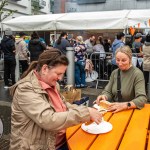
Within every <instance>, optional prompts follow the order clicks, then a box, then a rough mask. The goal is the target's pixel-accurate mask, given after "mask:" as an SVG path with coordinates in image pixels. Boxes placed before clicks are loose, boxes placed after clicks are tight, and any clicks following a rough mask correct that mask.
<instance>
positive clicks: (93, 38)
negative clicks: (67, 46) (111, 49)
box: [85, 35, 95, 56]
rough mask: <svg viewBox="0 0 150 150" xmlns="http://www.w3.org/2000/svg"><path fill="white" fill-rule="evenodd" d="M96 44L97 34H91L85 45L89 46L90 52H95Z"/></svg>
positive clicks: (88, 50) (88, 51)
mask: <svg viewBox="0 0 150 150" xmlns="http://www.w3.org/2000/svg"><path fill="white" fill-rule="evenodd" d="M94 44H95V36H94V35H91V36H90V38H89V39H87V40H85V46H86V48H87V50H86V52H87V53H88V54H89V56H90V54H92V53H93V46H94Z"/></svg>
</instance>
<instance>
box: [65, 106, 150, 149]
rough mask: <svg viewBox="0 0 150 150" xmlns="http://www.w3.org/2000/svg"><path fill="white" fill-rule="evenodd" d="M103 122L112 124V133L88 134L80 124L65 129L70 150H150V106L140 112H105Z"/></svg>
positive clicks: (135, 110) (136, 110)
mask: <svg viewBox="0 0 150 150" xmlns="http://www.w3.org/2000/svg"><path fill="white" fill-rule="evenodd" d="M104 120H105V121H108V122H110V123H111V124H112V126H113V129H112V131H110V132H108V133H104V134H98V135H94V134H89V133H87V132H85V131H83V130H82V129H81V124H80V125H77V126H73V127H70V128H68V129H67V131H66V137H67V142H68V146H69V149H70V150H150V134H149V129H150V104H146V105H145V107H144V108H143V109H141V110H138V109H134V110H125V111H122V112H118V113H115V114H113V113H111V112H107V113H106V114H105V115H104Z"/></svg>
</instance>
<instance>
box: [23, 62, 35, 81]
mask: <svg viewBox="0 0 150 150" xmlns="http://www.w3.org/2000/svg"><path fill="white" fill-rule="evenodd" d="M37 63H38V62H37V61H32V62H31V64H30V66H29V67H28V69H27V70H26V71H25V72H24V73H23V74H22V76H21V79H23V78H24V77H26V76H27V75H28V73H29V72H30V71H32V70H33V69H36V67H37Z"/></svg>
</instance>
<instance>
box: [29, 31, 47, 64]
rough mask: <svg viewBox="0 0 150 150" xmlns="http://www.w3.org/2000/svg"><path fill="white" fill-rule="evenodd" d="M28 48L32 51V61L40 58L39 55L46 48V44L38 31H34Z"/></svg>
mask: <svg viewBox="0 0 150 150" xmlns="http://www.w3.org/2000/svg"><path fill="white" fill-rule="evenodd" d="M28 49H29V52H30V61H31V62H32V61H35V60H38V58H39V55H40V54H41V53H42V52H43V51H44V50H46V44H44V43H43V42H41V40H40V37H39V35H38V33H37V32H35V31H34V32H33V33H32V35H31V40H30V41H29V45H28Z"/></svg>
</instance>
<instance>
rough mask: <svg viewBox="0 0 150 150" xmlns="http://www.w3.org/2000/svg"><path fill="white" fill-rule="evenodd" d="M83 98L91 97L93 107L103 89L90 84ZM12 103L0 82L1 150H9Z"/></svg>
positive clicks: (7, 91)
mask: <svg viewBox="0 0 150 150" xmlns="http://www.w3.org/2000/svg"><path fill="white" fill-rule="evenodd" d="M81 91H82V97H84V96H88V97H89V99H90V100H89V104H88V105H89V106H92V105H93V101H94V100H95V99H96V97H97V96H98V95H99V94H100V93H101V91H102V89H96V88H95V83H94V82H93V83H89V84H88V87H87V88H82V89H81ZM11 102H12V97H11V96H10V94H9V90H8V89H4V82H3V81H2V80H0V118H1V120H2V122H3V125H4V132H3V136H2V138H1V139H0V150H8V148H9V138H10V121H11Z"/></svg>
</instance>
